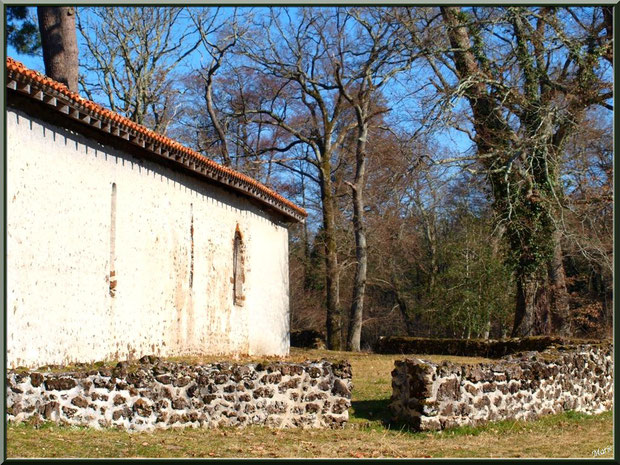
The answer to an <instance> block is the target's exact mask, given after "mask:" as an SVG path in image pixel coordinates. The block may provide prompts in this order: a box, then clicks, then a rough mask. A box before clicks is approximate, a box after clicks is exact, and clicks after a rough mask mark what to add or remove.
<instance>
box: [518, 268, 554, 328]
mask: <svg viewBox="0 0 620 465" xmlns="http://www.w3.org/2000/svg"><path fill="white" fill-rule="evenodd" d="M516 281H517V305H516V311H515V319H514V325H513V328H512V337H524V336H532V335H540V334H549V333H550V332H551V321H550V320H551V318H550V312H549V300H550V296H549V294H550V292H549V286H548V280H547V275H546V273H545V272H540V271H538V272H533V273H523V274H521V275H519V276H517V280H516Z"/></svg>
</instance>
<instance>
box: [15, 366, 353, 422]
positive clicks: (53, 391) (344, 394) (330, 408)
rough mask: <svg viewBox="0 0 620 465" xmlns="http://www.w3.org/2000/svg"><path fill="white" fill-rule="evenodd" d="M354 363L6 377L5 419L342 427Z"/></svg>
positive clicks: (128, 369) (118, 368) (115, 370)
mask: <svg viewBox="0 0 620 465" xmlns="http://www.w3.org/2000/svg"><path fill="white" fill-rule="evenodd" d="M351 389H352V383H351V366H350V365H349V363H348V362H340V363H335V364H334V363H330V362H327V361H318V362H304V363H281V362H276V363H266V364H260V363H259V364H247V365H237V364H230V363H219V364H209V365H198V366H192V365H187V364H184V363H171V362H165V361H162V360H160V359H158V358H156V357H153V356H147V357H143V358H142V359H140V362H139V363H138V364H137V365H133V366H132V365H130V364H129V363H128V362H120V363H119V364H118V365H117V366H116V367H115V368H113V369H110V368H100V369H98V370H89V371H72V372H65V373H49V372H48V373H43V372H15V371H11V372H9V373H8V376H7V414H8V415H7V418H8V420H9V421H23V420H27V419H29V418H31V417H33V416H38V417H39V418H42V419H46V420H52V421H57V422H62V423H66V424H70V425H82V426H94V427H110V426H118V427H123V428H126V429H130V430H152V429H155V428H168V427H217V426H244V425H265V426H270V427H311V428H321V427H330V428H336V427H342V426H344V424H345V423H346V422H347V421H348V418H349V414H348V410H347V409H348V408H349V406H350V405H351V401H350V399H351Z"/></svg>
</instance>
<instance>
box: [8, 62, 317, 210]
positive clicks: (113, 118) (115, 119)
mask: <svg viewBox="0 0 620 465" xmlns="http://www.w3.org/2000/svg"><path fill="white" fill-rule="evenodd" d="M6 66H7V71H8V72H13V73H17V74H18V75H20V76H22V77H24V78H26V79H27V80H29V81H30V83H36V84H37V85H39V86H46V87H47V88H48V89H45V90H47V91H49V90H50V89H51V90H54V91H56V92H57V93H59V94H61V95H62V96H63V97H65V98H66V99H68V100H69V101H70V102H71V103H73V104H77V105H81V106H82V107H83V108H84V109H86V110H87V111H90V112H94V113H95V114H96V117H97V118H100V119H104V118H105V119H107V120H109V122H110V123H115V124H117V125H122V126H125V128H126V129H130V130H133V131H135V132H137V133H138V134H141V135H143V136H144V137H146V138H149V139H151V142H154V143H158V144H160V145H163V146H166V147H167V148H168V149H171V150H176V151H178V152H181V153H182V154H185V155H187V156H189V157H190V158H193V159H194V160H196V161H197V162H199V163H200V164H202V165H203V166H204V167H205V168H207V169H209V168H210V169H211V170H213V171H215V172H216V173H221V174H223V175H227V176H229V177H231V178H233V180H236V181H238V182H242V183H244V184H248V185H249V186H247V187H245V189H252V188H254V189H256V190H258V191H261V192H262V194H264V195H266V196H268V197H271V198H272V199H273V200H275V201H277V202H279V203H280V204H282V206H284V207H288V208H286V209H287V210H288V209H290V210H292V211H293V212H294V213H296V214H290V212H287V213H288V214H289V216H293V217H294V218H295V219H298V220H303V218H305V217H307V216H308V213H307V212H306V211H305V210H304V209H303V208H301V207H298V206H297V205H295V204H294V203H293V202H291V201H290V200H288V199H286V198H285V197H283V196H282V195H280V194H278V193H277V192H275V191H274V190H273V189H271V188H269V187H267V186H266V185H264V184H263V183H261V182H259V181H257V180H255V179H253V178H251V177H250V176H248V175H246V174H244V173H240V172H239V171H236V170H234V169H232V168H230V167H228V166H224V165H221V164H220V163H217V162H216V161H214V160H212V159H210V158H208V157H206V156H204V155H203V154H201V153H199V152H197V151H195V150H193V149H191V148H189V147H187V146H185V145H183V144H181V143H180V142H178V141H176V140H174V139H171V138H170V137H168V136H165V135H163V134H160V133H157V132H155V131H153V130H152V129H149V128H147V127H145V126H143V125H141V124H138V123H136V122H134V121H131V120H130V119H129V118H127V117H125V116H123V115H120V114H119V113H116V112H114V111H112V110H109V109H107V108H105V107H103V106H102V105H100V104H98V103H96V102H93V101H92V100H88V99H86V98H84V97H82V96H81V95H79V94H78V93H77V92H72V91H71V90H69V88H68V87H67V86H66V85H65V84H63V83H61V82H58V81H56V80H54V79H52V78H50V77H49V76H46V75H45V74H42V73H40V72H38V71H35V70H32V69H30V68H27V67H26V66H25V65H24V64H23V63H21V62H19V61H17V60H15V59H13V58H11V57H7V60H6ZM7 85H8V83H7ZM108 124H109V123H108ZM138 145H140V144H138ZM142 147H143V148H146V147H145V145H142ZM155 153H157V152H155ZM216 181H219V182H222V180H220V179H216ZM226 184H227V185H228V183H226ZM233 187H235V186H233ZM245 189H238V190H241V191H242V192H246V190H245ZM247 193H248V194H249V193H250V192H247ZM259 200H261V199H259ZM270 205H271V204H270ZM272 206H273V205H272Z"/></svg>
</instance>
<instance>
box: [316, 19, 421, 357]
mask: <svg viewBox="0 0 620 465" xmlns="http://www.w3.org/2000/svg"><path fill="white" fill-rule="evenodd" d="M334 22H335V23H336V24H338V25H339V33H338V35H337V39H338V42H337V53H336V54H334V56H333V62H334V64H333V68H334V72H335V81H336V83H337V85H338V90H339V92H340V94H341V95H342V96H343V97H344V99H345V100H346V101H347V102H348V103H349V105H350V106H351V107H352V109H353V112H354V115H355V122H356V125H355V134H356V135H355V150H354V153H355V170H354V177H353V182H348V183H347V184H348V185H349V187H350V188H351V194H352V200H353V230H354V234H355V255H356V267H355V278H354V284H353V302H352V305H351V310H350V315H349V331H348V333H347V350H358V351H359V350H360V338H361V333H362V320H363V311H364V294H365V289H366V275H367V269H368V252H367V243H366V228H365V224H364V223H365V222H364V186H365V182H366V164H367V152H366V150H367V144H368V138H369V137H370V133H369V129H370V127H371V125H372V124H373V123H375V121H376V120H377V117H379V116H380V115H383V114H384V113H386V112H387V111H389V109H388V108H387V107H386V106H385V105H381V104H379V102H380V98H381V91H382V89H383V88H384V87H385V86H386V85H387V84H388V83H389V82H390V80H391V79H392V78H394V77H395V76H396V75H397V74H398V73H401V72H403V71H405V70H407V69H408V68H409V66H410V64H411V61H412V59H413V55H412V54H410V53H404V52H405V51H407V50H408V43H406V42H405V41H403V40H402V36H401V34H400V29H399V27H398V24H396V23H395V22H392V21H386V18H385V16H384V15H383V9H381V8H350V9H339V10H338V11H337V12H336V15H335V17H334ZM324 41H325V42H327V40H326V39H324Z"/></svg>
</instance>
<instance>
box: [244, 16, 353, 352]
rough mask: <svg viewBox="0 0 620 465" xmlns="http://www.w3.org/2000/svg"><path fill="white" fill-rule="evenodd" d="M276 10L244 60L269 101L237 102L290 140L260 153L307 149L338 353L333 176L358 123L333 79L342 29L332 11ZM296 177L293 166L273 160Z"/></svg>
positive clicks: (330, 339)
mask: <svg viewBox="0 0 620 465" xmlns="http://www.w3.org/2000/svg"><path fill="white" fill-rule="evenodd" d="M293 13H294V14H295V15H296V17H295V18H293V17H292V16H291V11H289V10H287V9H272V10H271V12H270V14H269V17H268V19H267V22H266V23H264V24H261V25H260V27H259V29H258V34H255V35H254V37H253V38H252V39H251V40H249V41H247V45H246V46H245V48H244V54H245V56H246V57H248V58H249V59H250V60H251V62H252V64H250V65H248V66H249V67H250V68H254V69H256V71H257V72H258V73H260V74H262V75H265V76H269V77H270V78H271V82H270V84H271V93H272V96H273V98H272V99H271V100H270V101H269V102H262V103H263V105H262V106H260V107H253V106H251V105H250V104H248V102H246V101H244V102H240V106H239V110H238V114H239V115H244V116H245V117H246V118H251V121H252V122H253V123H254V124H261V125H263V126H268V127H273V128H277V129H278V130H280V131H284V133H286V134H287V135H288V136H289V139H288V140H289V142H288V143H286V144H279V145H278V146H273V145H270V144H268V146H267V147H265V148H263V149H261V151H260V152H262V153H267V152H275V153H282V154H286V153H289V152H290V150H291V149H292V148H293V147H295V146H298V145H306V146H308V147H309V148H310V151H309V155H308V157H307V158H304V161H305V162H306V163H308V164H309V165H310V166H312V167H314V169H315V170H316V176H311V175H309V174H308V173H306V178H308V179H312V180H314V181H315V182H317V184H318V185H319V187H320V199H321V208H322V222H323V223H322V231H321V232H322V237H323V239H324V242H325V275H326V276H325V279H326V293H327V302H326V307H327V318H326V330H327V345H328V347H329V348H330V349H339V348H340V347H341V336H342V333H341V330H342V327H341V307H340V285H339V279H340V278H339V273H340V271H339V265H338V254H337V243H336V210H337V206H336V198H335V195H334V184H333V177H334V174H335V173H336V172H337V170H338V168H339V162H338V153H339V147H340V146H341V145H342V142H343V140H344V138H345V137H346V136H347V134H348V132H349V130H351V129H352V128H353V127H354V126H355V123H353V122H352V121H351V117H350V115H349V116H348V117H347V114H346V109H347V101H346V99H345V98H344V96H343V95H342V93H341V92H339V88H338V85H337V84H336V81H335V78H334V76H335V69H334V63H333V61H332V60H331V59H330V56H329V53H330V51H332V53H333V51H334V50H335V49H334V43H337V39H335V38H334V35H336V36H337V35H338V34H342V33H344V31H343V30H342V29H337V30H334V27H333V26H334V25H333V23H331V22H330V21H331V18H332V17H333V10H331V9H314V8H301V9H299V10H294V11H293ZM276 163H277V164H278V165H279V166H285V167H287V169H290V170H292V171H294V172H296V171H298V169H297V168H296V167H295V166H294V165H293V163H291V160H287V159H281V160H278V161H276Z"/></svg>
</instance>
